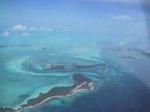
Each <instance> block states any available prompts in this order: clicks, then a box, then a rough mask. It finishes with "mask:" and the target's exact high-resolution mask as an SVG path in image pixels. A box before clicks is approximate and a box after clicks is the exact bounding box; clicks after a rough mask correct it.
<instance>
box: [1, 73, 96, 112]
mask: <svg viewBox="0 0 150 112" xmlns="http://www.w3.org/2000/svg"><path fill="white" fill-rule="evenodd" d="M72 79H73V84H72V85H71V86H68V87H63V86H62V87H54V88H52V89H51V90H49V91H48V92H47V93H40V94H39V96H38V97H36V98H31V99H29V100H28V101H27V103H26V104H22V105H20V106H19V108H18V109H17V110H14V109H13V108H0V112H21V111H23V110H24V109H26V108H31V107H34V106H37V105H40V104H42V103H43V102H45V101H47V100H49V99H51V98H55V97H60V96H69V95H72V94H74V93H75V92H76V91H77V90H80V89H87V90H92V88H93V87H92V86H91V84H92V83H93V82H94V80H92V79H90V78H88V77H86V76H84V75H81V74H74V75H73V76H72Z"/></svg>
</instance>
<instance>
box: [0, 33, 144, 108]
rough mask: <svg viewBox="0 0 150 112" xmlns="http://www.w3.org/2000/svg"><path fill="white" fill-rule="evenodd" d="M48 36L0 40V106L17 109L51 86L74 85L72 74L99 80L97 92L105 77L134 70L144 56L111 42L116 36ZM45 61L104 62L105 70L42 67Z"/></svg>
mask: <svg viewBox="0 0 150 112" xmlns="http://www.w3.org/2000/svg"><path fill="white" fill-rule="evenodd" d="M51 36H52V35H51ZM51 36H50V37H45V38H43V37H38V36H37V37H35V36H33V37H32V38H30V39H29V38H23V39H21V38H20V37H12V39H11V38H10V39H9V40H7V39H3V41H1V45H5V47H1V48H0V59H1V64H0V68H1V69H0V82H1V85H0V91H2V92H1V93H0V99H1V100H0V107H2V106H11V107H13V108H18V107H19V105H21V104H24V103H26V102H27V100H29V99H31V98H36V97H37V96H38V95H39V94H40V93H46V92H48V91H49V90H50V89H52V88H54V87H59V86H70V85H72V84H73V82H72V75H73V74H75V73H81V74H83V75H85V76H87V77H89V78H92V79H94V80H97V81H100V82H101V83H100V84H99V83H98V84H96V85H95V91H96V90H97V89H96V88H99V87H100V86H101V84H102V83H103V82H105V81H106V80H113V79H116V78H117V77H119V76H122V75H124V74H125V73H133V72H134V71H135V67H134V66H135V64H136V62H137V61H139V60H140V59H141V58H142V59H143V55H142V54H140V53H139V52H137V51H136V50H134V49H133V48H132V47H131V50H130V48H126V47H120V45H119V44H114V42H116V43H117V39H116V40H114V41H113V42H109V41H108V39H103V40H102V39H100V38H99V37H98V35H95V34H94V35H92V34H84V33H82V34H80V35H78V34H77V35H74V34H73V33H70V34H67V35H65V34H63V33H62V34H61V33H60V34H59V35H58V34H57V33H56V34H53V36H54V37H55V38H53V37H51ZM80 37H83V38H80ZM35 38H36V39H35ZM6 40H7V41H6ZM33 40H34V41H33ZM103 42H105V44H104V43H103ZM107 43H109V44H107ZM110 43H111V44H112V45H110ZM21 45H26V46H21ZM112 46H113V49H112ZM48 64H64V65H69V64H79V65H90V64H91V65H94V64H106V65H107V66H106V68H105V69H104V68H96V69H93V70H92V69H88V70H82V71H80V70H69V71H57V70H55V71H45V70H43V68H44V67H45V66H47V65H48ZM88 93H89V91H84V92H82V91H81V92H77V93H76V94H77V95H76V96H78V95H79V96H80V95H81V96H82V95H84V94H88ZM63 98H64V99H63ZM67 98H68V99H67ZM69 98H70V99H72V100H70V102H72V101H73V99H76V97H71V96H70V97H69V96H68V97H66V98H65V97H62V100H58V99H57V98H56V99H53V100H50V101H47V102H45V103H44V104H43V105H45V104H46V105H49V104H50V105H54V106H58V105H61V104H62V102H66V104H68V103H67V102H69ZM60 99H61V98H60ZM63 104H64V103H63Z"/></svg>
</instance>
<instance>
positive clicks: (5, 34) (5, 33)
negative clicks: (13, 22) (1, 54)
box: [2, 31, 10, 36]
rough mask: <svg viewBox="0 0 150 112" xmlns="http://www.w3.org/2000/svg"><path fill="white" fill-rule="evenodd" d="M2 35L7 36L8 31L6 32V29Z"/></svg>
mask: <svg viewBox="0 0 150 112" xmlns="http://www.w3.org/2000/svg"><path fill="white" fill-rule="evenodd" d="M2 35H3V36H9V35H10V33H9V32H8V31H5V32H3V34H2Z"/></svg>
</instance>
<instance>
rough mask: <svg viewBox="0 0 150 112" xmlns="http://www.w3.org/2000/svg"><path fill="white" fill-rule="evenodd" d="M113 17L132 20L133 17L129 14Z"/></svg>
mask: <svg viewBox="0 0 150 112" xmlns="http://www.w3.org/2000/svg"><path fill="white" fill-rule="evenodd" d="M112 19H117V20H131V19H132V18H131V17H130V16H128V15H124V14H122V15H117V16H113V17H112Z"/></svg>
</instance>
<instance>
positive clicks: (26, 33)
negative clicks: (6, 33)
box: [22, 32, 30, 37]
mask: <svg viewBox="0 0 150 112" xmlns="http://www.w3.org/2000/svg"><path fill="white" fill-rule="evenodd" d="M22 36H26V37H28V36H30V33H28V32H24V33H22Z"/></svg>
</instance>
